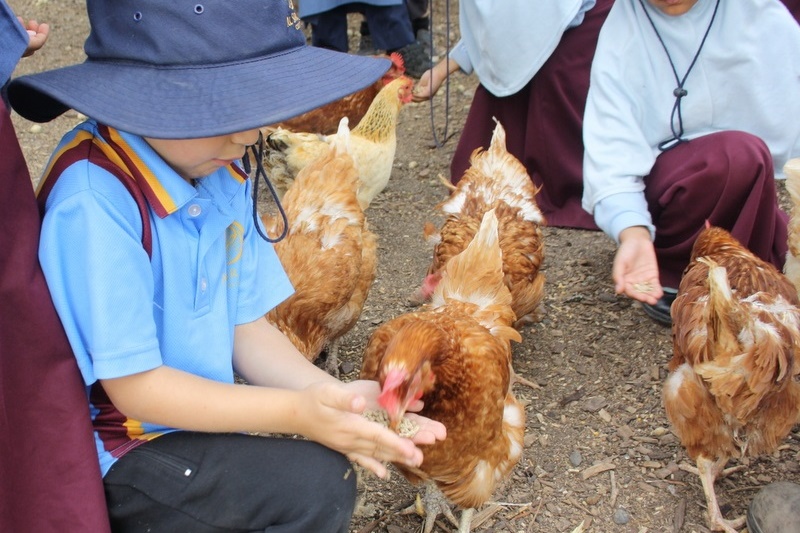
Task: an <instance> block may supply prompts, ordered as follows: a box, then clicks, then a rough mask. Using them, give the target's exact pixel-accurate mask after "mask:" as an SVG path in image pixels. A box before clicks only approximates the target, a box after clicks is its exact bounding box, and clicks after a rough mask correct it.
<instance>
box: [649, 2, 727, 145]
mask: <svg viewBox="0 0 800 533" xmlns="http://www.w3.org/2000/svg"><path fill="white" fill-rule="evenodd" d="M719 3H720V0H717V3H716V5H715V6H714V13H713V14H712V15H711V20H710V21H709V22H708V28H706V33H705V34H704V35H703V40H702V41H700V46H699V47H698V48H697V52H695V54H694V58H692V62H691V63H690V64H689V68H687V69H686V74H684V75H683V79H680V77H679V76H678V70H677V69H676V68H675V63H674V62H673V61H672V56H671V55H669V50H667V45H666V43H665V42H664V39H662V38H661V34H659V33H658V30H657V29H656V25H655V23H654V22H653V19H652V17H650V13H648V11H647V8H645V6H644V0H639V4H640V5H641V6H642V10H643V11H644V14H645V16H646V17H647V20H648V21H649V22H650V26H651V27H652V28H653V31H654V32H655V34H656V37H658V41H659V42H660V43H661V46H662V48H664V52H665V53H666V54H667V59H668V60H669V65H670V66H671V67H672V73H673V74H674V75H675V83H677V84H678V86H677V87H676V88H675V89H674V90H673V91H672V94H673V95H674V96H675V104H674V105H673V106H672V114H671V115H670V119H669V127H670V129H671V130H672V137H671V138H669V139H667V140H666V141H662V142H660V143H658V149H659V150H661V151H662V152H666V151H667V150H669V149H671V148H674V147H676V146H678V145H679V144H681V143H685V142H688V141H687V139H684V138H683V115H682V114H681V100H683V98H684V97H685V96H686V95H687V94H689V93H688V91H686V89H684V88H683V86H684V84H685V83H686V78H688V77H689V73H690V72H691V71H692V68H694V64H695V63H697V58H699V57H700V51H701V50H702V49H703V45H704V44H706V38H707V37H708V34H709V32H710V31H711V26H712V24H714V19H715V18H716V17H717V10H719ZM676 115H677V120H678V128H677V130H676V128H675V118H676Z"/></svg>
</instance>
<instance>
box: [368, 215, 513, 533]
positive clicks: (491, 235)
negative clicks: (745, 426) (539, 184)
mask: <svg viewBox="0 0 800 533" xmlns="http://www.w3.org/2000/svg"><path fill="white" fill-rule="evenodd" d="M510 304H511V293H510V292H509V291H508V288H507V287H506V286H505V284H504V283H503V271H502V259H501V251H500V246H499V243H498V239H497V219H496V217H495V215H494V211H489V212H488V213H486V215H485V216H484V218H483V223H482V224H481V226H480V229H479V231H478V232H477V234H476V235H475V237H474V239H473V240H472V242H470V244H469V246H467V247H466V249H465V250H464V251H463V252H462V253H460V254H458V255H456V256H455V257H453V258H451V259H450V261H448V263H447V265H446V266H445V267H444V270H443V272H442V279H441V281H440V283H439V284H438V286H437V287H436V290H435V292H434V294H433V297H432V301H431V303H430V304H428V305H426V306H425V307H424V308H423V309H422V310H420V311H418V312H412V313H408V314H404V315H401V316H399V317H397V318H395V319H393V320H391V321H389V322H386V323H385V324H383V325H381V326H380V327H379V328H378V329H377V330H376V331H375V332H374V333H373V335H372V337H371V338H370V340H369V342H368V344H367V347H366V351H365V353H364V360H363V366H362V370H361V377H362V378H363V379H374V380H377V381H379V382H380V383H381V387H382V392H381V396H380V398H379V403H380V404H381V406H382V407H383V408H384V409H386V411H387V413H388V416H389V420H390V427H393V428H395V429H396V428H397V426H398V424H399V422H400V420H401V419H402V417H403V414H404V413H405V411H406V409H407V407H408V406H409V404H410V403H412V402H413V401H414V400H417V399H419V398H422V400H423V402H424V404H425V406H424V408H423V410H422V411H421V414H422V415H424V416H427V417H429V418H431V419H433V420H438V421H440V422H442V423H443V424H444V425H445V427H446V428H447V438H446V439H445V440H443V441H438V442H436V443H435V444H432V445H430V446H423V447H422V448H423V453H424V455H425V458H424V460H423V463H422V465H420V467H419V468H408V467H405V466H403V465H396V466H397V468H398V469H399V470H400V471H401V472H402V474H403V475H404V476H405V477H406V478H407V479H408V480H409V481H411V482H412V483H415V484H417V483H420V482H423V481H424V482H426V497H425V507H426V514H427V518H426V523H425V528H424V531H426V532H430V531H431V530H432V528H433V524H434V521H435V519H436V517H437V515H438V513H439V512H443V513H445V514H447V515H448V516H452V513H451V511H450V509H449V507H448V505H447V503H446V502H445V501H444V500H442V498H441V496H442V494H443V495H444V497H445V498H446V499H447V500H448V501H450V502H452V503H454V504H457V505H459V506H460V507H462V508H464V509H465V511H464V513H462V516H461V527H460V529H459V531H469V530H470V520H471V516H472V513H473V512H474V508H475V507H478V506H480V505H482V504H483V503H484V502H486V501H487V500H488V499H489V498H490V497H491V496H492V493H493V492H494V490H495V488H496V486H497V485H498V483H500V482H501V481H502V480H504V479H505V478H506V477H507V476H508V475H509V473H510V472H511V470H512V469H513V468H514V466H515V465H516V464H517V462H518V461H519V458H520V456H521V454H522V447H523V433H524V428H525V412H524V410H523V408H522V406H521V405H520V404H519V403H518V402H517V400H516V399H515V398H514V395H513V394H512V391H511V385H512V382H513V377H512V376H513V372H512V370H511V367H510V364H511V342H510V341H512V340H514V341H517V342H519V341H520V340H521V338H520V335H519V333H518V332H517V331H516V330H515V329H514V328H512V327H511V324H512V323H513V321H514V319H515V315H514V312H513V311H512V309H511V305H510ZM437 487H438V488H437Z"/></svg>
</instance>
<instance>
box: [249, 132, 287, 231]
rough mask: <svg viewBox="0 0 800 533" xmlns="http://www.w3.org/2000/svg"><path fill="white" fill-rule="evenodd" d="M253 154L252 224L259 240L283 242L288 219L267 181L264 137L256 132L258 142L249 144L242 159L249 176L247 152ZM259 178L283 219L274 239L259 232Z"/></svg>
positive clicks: (276, 193)
mask: <svg viewBox="0 0 800 533" xmlns="http://www.w3.org/2000/svg"><path fill="white" fill-rule="evenodd" d="M248 151H249V152H250V153H251V154H253V159H255V161H256V171H255V173H254V174H253V223H254V224H255V227H256V231H257V232H258V234H259V235H261V238H262V239H264V240H265V241H267V242H271V243H273V244H274V243H276V242H278V241H280V240H283V238H284V237H286V234H287V233H289V219H288V218H287V217H286V211H284V210H283V206H282V205H281V201H280V199H279V198H278V192H277V191H276V190H275V186H274V185H272V182H271V181H270V180H269V177H268V176H267V171H266V170H264V164H263V157H264V136H263V135H262V134H261V132H260V131H259V132H258V141H256V143H255V144H251V145H250V146H248V147H247V149H246V150H245V154H244V157H243V158H242V166H243V167H244V171H245V172H246V173H247V175H248V176H249V175H250V170H251V168H250V159H249V157H248V154H247V152H248ZM259 178H261V179H262V180H264V182H265V183H266V184H267V187H268V188H269V192H270V193H271V194H272V198H273V199H274V200H275V205H277V206H278V212H279V213H280V215H281V218H282V219H283V231H281V234H280V235H279V236H278V237H277V238H275V239H271V238H269V237H268V236H267V235H265V234H264V232H263V231H261V221H260V220H259V219H258V180H259Z"/></svg>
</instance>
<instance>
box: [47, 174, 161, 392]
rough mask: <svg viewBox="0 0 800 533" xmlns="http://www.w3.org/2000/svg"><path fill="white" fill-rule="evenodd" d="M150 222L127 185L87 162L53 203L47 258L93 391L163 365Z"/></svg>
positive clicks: (53, 289) (62, 183)
mask: <svg viewBox="0 0 800 533" xmlns="http://www.w3.org/2000/svg"><path fill="white" fill-rule="evenodd" d="M141 238H142V219H141V214H140V213H139V209H138V207H137V205H136V202H135V201H134V200H133V198H132V197H131V195H130V193H129V192H128V191H127V189H125V186H124V185H123V184H122V183H121V182H120V181H119V180H118V179H117V178H116V177H114V176H112V175H111V174H109V173H108V172H106V171H105V170H103V169H101V168H100V167H97V166H95V165H92V164H90V163H88V162H87V161H80V162H78V163H75V164H73V165H72V166H70V167H69V168H67V169H66V170H65V171H64V174H63V175H62V176H61V177H60V178H59V181H58V183H56V184H55V186H54V187H53V190H52V191H51V193H50V196H49V197H48V200H47V210H46V215H45V217H44V220H43V223H42V231H41V240H40V244H39V259H40V262H41V265H42V269H43V271H44V274H45V279H46V280H47V284H48V287H49V289H50V293H51V295H52V298H53V303H54V304H55V307H56V310H57V311H58V315H59V317H60V318H61V321H62V323H63V325H64V328H65V330H66V333H67V336H68V338H69V341H70V344H71V346H72V349H73V351H74V353H75V357H76V359H77V361H78V366H79V368H80V370H81V373H82V375H83V378H84V381H85V382H86V384H87V385H88V384H91V383H93V382H94V381H95V380H97V379H108V378H115V377H122V376H126V375H130V374H134V373H138V372H143V371H146V370H150V369H153V368H155V367H157V366H159V365H161V364H162V357H161V352H160V349H159V343H158V339H157V331H156V324H155V320H154V318H153V292H154V288H153V287H154V281H153V273H152V267H151V263H150V258H149V256H148V255H147V252H146V251H145V250H144V248H143V246H142V241H141Z"/></svg>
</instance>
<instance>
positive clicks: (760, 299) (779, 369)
mask: <svg viewBox="0 0 800 533" xmlns="http://www.w3.org/2000/svg"><path fill="white" fill-rule="evenodd" d="M797 305H798V298H797V291H796V290H795V288H794V286H792V284H791V283H790V282H789V280H788V279H786V277H785V276H784V275H783V274H781V273H780V272H779V271H778V270H777V269H776V268H775V267H774V266H773V265H771V264H769V263H767V262H765V261H762V260H761V259H759V258H758V257H756V256H755V255H753V254H752V253H750V251H749V250H747V249H746V248H745V247H743V246H742V245H741V244H740V243H739V242H738V241H736V240H735V239H734V238H733V237H732V236H731V235H730V234H729V233H728V232H727V231H725V230H723V229H721V228H716V227H707V228H706V229H704V230H703V231H702V232H701V233H700V235H699V236H698V238H697V241H696V242H695V244H694V248H693V251H692V260H691V262H690V263H689V265H688V267H687V268H686V271H685V272H684V275H683V278H682V280H681V283H680V287H679V289H678V295H677V297H676V298H675V302H674V303H673V304H672V322H673V325H672V336H673V349H674V355H673V358H672V361H671V362H670V364H669V369H670V372H671V374H670V376H669V378H668V379H667V381H666V383H665V384H664V405H665V407H666V412H667V417H668V418H669V420H670V422H671V423H672V426H673V428H674V430H675V433H676V434H677V435H678V437H679V438H680V440H681V443H682V444H683V446H684V447H685V448H686V452H687V453H688V455H689V457H690V458H692V459H693V460H694V461H695V462H696V464H697V469H696V473H698V475H699V476H700V480H701V482H702V485H703V491H704V493H705V497H706V501H707V504H708V519H709V524H710V526H711V529H713V530H715V531H727V532H729V533H733V532H735V531H736V528H737V527H741V526H742V525H743V523H744V517H740V518H737V519H735V520H726V519H724V518H723V517H722V513H721V512H720V509H719V505H718V503H717V498H716V493H715V491H714V480H715V479H716V478H717V476H718V475H720V474H721V473H723V472H724V473H727V471H723V468H724V466H725V464H726V463H727V462H728V459H729V458H732V457H737V458H741V457H746V456H755V455H758V454H763V453H770V452H772V451H774V450H775V449H776V448H777V447H778V445H779V444H780V443H781V441H782V440H783V439H784V438H785V437H786V436H787V435H788V433H789V432H790V431H791V429H792V426H794V424H795V423H796V422H797V417H798V407H800V384H798V382H797V381H796V379H797V377H798V374H799V373H800V366H799V365H798V360H797V355H798V349H800V310H798V307H797ZM692 470H693V469H692Z"/></svg>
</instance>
